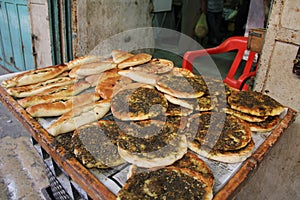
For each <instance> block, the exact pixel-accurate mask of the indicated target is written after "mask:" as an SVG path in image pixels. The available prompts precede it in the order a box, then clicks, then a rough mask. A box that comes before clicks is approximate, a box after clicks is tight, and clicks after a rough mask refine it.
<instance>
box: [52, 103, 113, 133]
mask: <svg viewBox="0 0 300 200" xmlns="http://www.w3.org/2000/svg"><path fill="white" fill-rule="evenodd" d="M109 109H110V101H109V100H100V101H97V102H95V103H91V104H86V105H83V106H79V107H76V108H74V109H72V110H71V111H69V112H67V113H65V114H63V115H62V116H60V117H59V118H58V119H57V120H56V121H54V122H53V123H52V124H51V125H50V126H49V127H48V128H47V131H48V132H49V134H51V135H52V136H58V135H60V134H63V133H68V132H71V131H74V130H75V129H76V128H78V127H80V126H82V125H84V124H87V123H91V122H95V121H97V120H99V119H101V118H102V117H104V116H105V114H106V113H107V112H108V111H109Z"/></svg>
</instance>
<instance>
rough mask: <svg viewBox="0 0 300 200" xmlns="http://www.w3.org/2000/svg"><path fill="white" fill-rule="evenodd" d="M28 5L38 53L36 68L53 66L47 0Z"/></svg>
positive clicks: (32, 0)
mask: <svg viewBox="0 0 300 200" xmlns="http://www.w3.org/2000/svg"><path fill="white" fill-rule="evenodd" d="M28 5H29V10H30V19H31V31H32V32H31V33H32V34H33V35H34V38H35V39H34V40H33V46H34V49H35V52H36V58H35V59H36V67H37V68H41V67H46V66H49V65H52V58H51V44H50V30H49V19H48V5H47V0H30V1H29V4H28Z"/></svg>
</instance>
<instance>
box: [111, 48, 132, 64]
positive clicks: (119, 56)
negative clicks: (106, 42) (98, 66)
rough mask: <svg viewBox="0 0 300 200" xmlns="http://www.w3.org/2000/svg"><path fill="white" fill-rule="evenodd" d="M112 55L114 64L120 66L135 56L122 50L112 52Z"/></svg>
mask: <svg viewBox="0 0 300 200" xmlns="http://www.w3.org/2000/svg"><path fill="white" fill-rule="evenodd" d="M111 55H112V59H113V61H114V63H116V64H119V63H121V62H123V61H124V60H126V59H128V58H130V57H132V56H134V54H132V53H129V52H126V51H122V50H112V52H111Z"/></svg>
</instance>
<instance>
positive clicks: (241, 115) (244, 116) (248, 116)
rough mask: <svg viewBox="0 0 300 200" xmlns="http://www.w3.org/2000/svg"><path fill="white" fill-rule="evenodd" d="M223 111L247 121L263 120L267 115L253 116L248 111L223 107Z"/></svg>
mask: <svg viewBox="0 0 300 200" xmlns="http://www.w3.org/2000/svg"><path fill="white" fill-rule="evenodd" d="M225 112H226V113H227V114H230V115H234V116H236V117H238V118H240V119H242V120H245V121H247V122H263V121H265V120H266V119H267V117H268V116H255V115H251V114H248V113H243V112H240V111H237V110H234V109H231V108H225Z"/></svg>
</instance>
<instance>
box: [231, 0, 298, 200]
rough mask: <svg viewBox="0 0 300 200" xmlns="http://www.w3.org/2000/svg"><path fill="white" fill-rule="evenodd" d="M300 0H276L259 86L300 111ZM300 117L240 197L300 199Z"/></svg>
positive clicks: (259, 74) (262, 60) (269, 199)
mask: <svg viewBox="0 0 300 200" xmlns="http://www.w3.org/2000/svg"><path fill="white" fill-rule="evenodd" d="M299 19H300V1H299V0H296V1H294V0H285V1H281V0H274V1H273V7H272V10H271V13H270V20H269V25H268V29H267V33H266V37H265V42H264V46H263V50H262V54H261V59H260V66H259V70H258V74H257V77H256V84H255V88H254V89H255V90H258V91H262V92H265V93H267V94H269V95H270V96H272V97H274V98H275V99H277V100H278V101H279V102H281V103H282V104H284V105H286V106H288V107H291V108H293V109H295V110H297V111H300V100H299V99H300V78H299V77H297V76H296V75H294V74H293V73H292V69H293V60H294V59H295V58H296V55H297V52H298V49H299V46H300V24H299ZM299 134H300V118H299V117H298V118H297V119H296V121H295V122H294V124H292V125H291V126H290V127H289V128H288V130H287V131H286V132H285V134H284V135H283V136H282V138H281V139H280V140H279V141H278V143H277V144H276V145H275V146H274V147H273V149H271V151H270V152H269V154H268V156H267V157H266V158H265V160H264V161H263V162H262V163H261V164H260V166H259V168H258V170H257V172H256V173H255V175H254V177H252V178H251V180H250V182H249V183H248V184H247V185H246V187H245V188H244V189H243V190H242V191H241V192H240V193H239V195H238V196H237V199H266V200H274V199H275V200H277V199H300V190H299V188H300V146H299V145H300V135H299Z"/></svg>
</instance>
